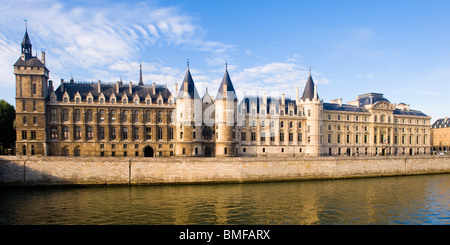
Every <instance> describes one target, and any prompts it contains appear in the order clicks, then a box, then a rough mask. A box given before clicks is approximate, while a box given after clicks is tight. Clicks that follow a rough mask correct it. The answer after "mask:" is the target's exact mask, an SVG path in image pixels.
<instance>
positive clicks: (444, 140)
mask: <svg viewBox="0 0 450 245" xmlns="http://www.w3.org/2000/svg"><path fill="white" fill-rule="evenodd" d="M431 146H432V149H433V151H436V152H439V153H446V152H447V151H448V150H449V147H450V118H447V117H445V118H440V119H438V120H436V122H434V123H433V125H432V126H431Z"/></svg>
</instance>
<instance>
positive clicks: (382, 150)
mask: <svg viewBox="0 0 450 245" xmlns="http://www.w3.org/2000/svg"><path fill="white" fill-rule="evenodd" d="M381 155H382V156H384V155H386V149H384V148H383V149H381Z"/></svg>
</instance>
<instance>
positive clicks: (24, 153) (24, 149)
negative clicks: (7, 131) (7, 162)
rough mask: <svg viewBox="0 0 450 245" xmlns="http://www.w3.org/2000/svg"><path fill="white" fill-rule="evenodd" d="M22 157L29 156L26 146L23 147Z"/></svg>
mask: <svg viewBox="0 0 450 245" xmlns="http://www.w3.org/2000/svg"><path fill="white" fill-rule="evenodd" d="M22 155H24V156H26V155H27V146H26V145H24V146H22Z"/></svg>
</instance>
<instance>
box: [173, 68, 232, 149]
mask: <svg viewBox="0 0 450 245" xmlns="http://www.w3.org/2000/svg"><path fill="white" fill-rule="evenodd" d="M237 109H238V99H237V96H236V91H235V90H234V86H233V83H232V82H231V79H230V75H229V74H228V69H227V68H226V69H225V74H224V76H223V79H222V82H221V84H220V86H219V90H218V92H217V95H216V97H215V98H214V99H213V98H212V97H211V96H210V95H209V93H208V91H206V93H205V94H204V96H203V98H200V96H199V94H198V92H197V89H196V87H195V84H194V80H193V79H192V75H191V72H190V70H189V66H188V68H187V70H186V74H185V76H184V80H183V83H182V85H181V88H180V91H179V93H178V96H177V102H176V117H177V131H178V136H177V137H178V138H177V148H179V149H180V148H181V149H182V151H184V149H185V150H186V151H188V152H194V155H203V156H237V155H239V141H238V137H237V136H238V127H237V126H238V125H237ZM199 150H202V151H203V152H201V153H200V152H199Z"/></svg>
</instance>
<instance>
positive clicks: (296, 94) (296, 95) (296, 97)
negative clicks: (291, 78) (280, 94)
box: [295, 87, 299, 101]
mask: <svg viewBox="0 0 450 245" xmlns="http://www.w3.org/2000/svg"><path fill="white" fill-rule="evenodd" d="M298 95H299V93H298V87H296V88H295V101H298V99H299V97H298Z"/></svg>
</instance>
